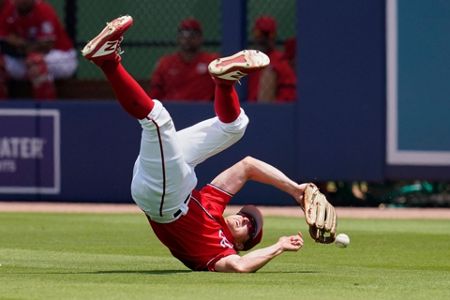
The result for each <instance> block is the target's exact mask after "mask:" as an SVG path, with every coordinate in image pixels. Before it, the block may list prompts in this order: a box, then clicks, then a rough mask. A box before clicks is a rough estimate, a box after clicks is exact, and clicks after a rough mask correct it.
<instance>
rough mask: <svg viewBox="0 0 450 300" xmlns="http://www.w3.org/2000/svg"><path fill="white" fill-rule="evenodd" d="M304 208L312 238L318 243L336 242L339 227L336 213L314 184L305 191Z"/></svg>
mask: <svg viewBox="0 0 450 300" xmlns="http://www.w3.org/2000/svg"><path fill="white" fill-rule="evenodd" d="M302 208H303V210H304V212H305V218H306V223H307V224H308V225H309V234H310V235H311V237H312V238H313V239H314V240H315V241H316V242H318V243H323V244H329V243H332V242H334V240H335V238H336V226H337V223H336V212H335V210H334V207H333V205H331V204H330V202H328V200H327V198H326V197H325V195H324V194H322V193H321V192H320V191H319V189H318V188H317V186H315V185H314V184H312V183H311V184H308V186H307V187H306V189H305V193H304V195H303V207H302ZM327 233H328V234H327Z"/></svg>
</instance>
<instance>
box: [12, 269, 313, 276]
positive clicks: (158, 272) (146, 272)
mask: <svg viewBox="0 0 450 300" xmlns="http://www.w3.org/2000/svg"><path fill="white" fill-rule="evenodd" d="M187 273H197V272H196V271H191V270H108V271H92V272H76V271H74V272H18V273H11V274H29V275H32V274H33V275H34V274H41V275H42V274H47V275H81V274H82V275H96V274H97V275H108V274H129V275H133V274H134V275H138V274H140V275H173V274H187ZM202 273H207V272H206V271H205V272H202ZM319 273H320V272H319V271H266V272H265V271H259V272H255V273H250V274H319Z"/></svg>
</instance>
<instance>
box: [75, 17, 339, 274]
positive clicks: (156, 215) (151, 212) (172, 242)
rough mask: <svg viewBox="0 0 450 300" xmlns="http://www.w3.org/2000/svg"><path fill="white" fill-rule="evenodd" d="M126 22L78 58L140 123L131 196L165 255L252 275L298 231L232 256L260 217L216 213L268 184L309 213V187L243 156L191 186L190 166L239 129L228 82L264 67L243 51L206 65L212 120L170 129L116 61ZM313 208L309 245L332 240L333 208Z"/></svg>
mask: <svg viewBox="0 0 450 300" xmlns="http://www.w3.org/2000/svg"><path fill="white" fill-rule="evenodd" d="M132 25H133V19H132V18H131V17H130V16H123V17H120V18H117V19H115V20H113V21H111V22H110V23H107V26H106V27H105V28H104V29H103V30H102V31H101V32H100V34H99V35H97V36H96V37H95V38H94V39H92V40H91V41H90V42H89V43H88V44H87V45H86V46H85V47H84V49H83V50H82V54H83V56H84V57H85V58H87V59H89V60H90V61H92V62H93V63H95V64H96V65H97V66H98V67H100V69H101V70H102V71H103V73H104V74H105V76H106V78H107V79H108V81H109V82H110V84H111V86H112V88H113V90H114V92H115V94H116V96H117V99H118V101H119V103H120V104H121V105H122V107H123V108H124V110H125V111H127V112H128V113H129V114H130V115H131V116H133V117H134V118H136V119H138V120H139V122H140V124H141V126H142V138H141V146H140V151H139V156H138V157H137V160H136V163H135V165H134V170H133V179H132V184H131V194H132V197H133V199H134V201H135V202H136V204H137V205H138V206H139V207H140V208H141V209H142V211H143V212H144V213H145V215H146V216H147V218H148V220H149V223H150V225H151V227H152V228H153V231H154V232H155V234H156V236H157V237H158V238H159V239H160V241H161V242H162V243H163V244H164V245H166V246H167V247H168V248H169V249H170V251H171V253H172V254H173V256H175V257H176V258H178V259H179V260H180V261H181V262H183V263H184V264H185V265H186V266H187V267H189V268H190V269H192V270H198V271H203V270H205V271H206V270H210V271H219V272H254V271H256V270H258V269H260V268H261V267H263V266H264V265H265V264H266V263H267V262H269V261H270V260H272V259H273V258H274V257H276V256H278V255H279V254H281V253H283V252H284V251H298V250H299V249H300V248H301V247H302V246H303V239H302V236H301V233H298V234H294V235H291V236H283V237H280V238H279V240H278V241H277V242H276V243H275V244H273V245H271V246H269V247H266V248H262V249H258V250H254V251H251V252H248V253H246V254H245V255H243V256H240V255H239V254H238V251H241V250H249V249H251V248H252V247H253V246H255V245H256V244H257V243H259V242H260V241H261V238H262V225H263V220H262V215H261V213H260V212H259V210H258V209H257V208H256V207H254V206H251V205H246V206H244V207H243V208H242V209H241V211H240V212H239V213H238V214H236V215H230V216H227V217H224V216H223V212H224V210H225V207H226V205H227V204H228V203H229V202H230V200H231V198H232V197H233V195H234V194H236V193H237V192H238V191H239V190H240V189H241V188H242V187H243V185H244V184H245V183H246V182H247V181H248V180H254V181H257V182H261V183H265V184H269V185H272V186H274V187H276V188H278V189H280V190H282V191H284V192H286V193H288V194H290V195H292V197H294V199H295V200H296V201H297V202H298V203H299V204H300V205H302V207H303V208H304V209H306V211H313V209H312V208H309V209H308V206H307V207H305V203H304V201H305V199H304V198H305V197H304V196H306V194H305V190H307V189H308V187H309V188H310V187H311V186H312V185H311V184H306V183H305V184H297V183H295V182H294V181H292V180H290V179H289V178H288V177H286V176H285V175H284V174H283V173H282V172H280V171H279V170H277V169H276V168H274V167H272V166H270V165H268V164H267V163H264V162H262V161H260V160H257V159H255V158H252V157H246V158H244V159H243V160H241V161H239V162H238V163H236V164H235V165H233V166H232V167H230V168H229V169H227V170H225V171H223V172H222V173H221V174H219V175H218V176H217V177H216V178H215V179H214V180H213V181H212V182H211V183H210V184H208V185H206V186H205V187H203V188H201V189H197V188H196V185H197V177H196V175H195V171H194V168H195V166H196V165H198V164H199V163H201V162H203V161H204V160H206V159H207V158H209V157H211V156H213V155H215V154H217V153H219V152H221V151H222V150H224V149H226V148H228V147H229V146H231V145H232V144H234V143H235V142H237V141H238V140H239V139H240V138H241V137H242V136H243V134H244V131H245V129H246V127H247V124H248V117H247V116H246V114H245V112H244V110H243V109H241V107H240V104H239V99H238V96H237V93H236V91H235V89H234V83H235V82H236V81H237V80H238V79H240V78H241V77H243V76H245V75H247V74H248V73H250V72H252V71H254V70H258V69H260V68H263V67H265V66H267V65H268V64H269V59H268V57H267V56H266V55H265V54H264V53H262V52H259V51H255V50H244V51H241V52H239V53H237V54H235V55H233V56H229V57H225V58H220V59H217V60H214V61H213V62H211V64H210V65H209V72H210V74H211V75H212V77H213V79H214V81H215V83H216V88H215V100H214V109H215V113H216V117H214V118H211V119H208V120H205V121H203V122H200V123H198V124H196V125H194V126H191V127H188V128H186V129H183V130H179V131H177V130H176V129H175V126H174V123H173V120H172V118H171V117H170V115H169V113H168V112H167V110H166V109H165V108H164V106H163V105H162V104H161V102H159V101H158V100H155V99H151V98H150V97H149V96H148V95H147V94H146V92H145V91H144V90H143V89H142V88H141V87H140V86H139V85H138V83H137V82H136V81H135V80H134V79H133V78H132V77H131V75H130V74H129V73H128V72H127V71H126V70H125V69H124V67H123V66H122V64H121V57H120V55H119V53H120V48H119V46H120V43H121V41H122V39H123V34H124V33H125V31H126V30H127V29H129V28H130V27H131V26H132ZM317 199H319V198H317ZM316 202H317V201H316ZM311 203H313V201H311ZM318 205H322V207H323V208H324V209H326V210H327V213H326V216H325V213H322V215H321V218H322V219H321V221H318V222H316V220H315V218H314V220H313V221H311V222H312V223H311V224H310V226H311V228H313V229H314V230H316V231H315V232H316V233H317V237H318V238H317V239H316V240H318V241H321V242H324V241H325V240H324V239H323V237H324V233H325V232H331V233H332V237H331V239H334V232H335V221H336V216H335V214H334V208H333V207H332V206H331V205H330V204H329V203H328V202H327V201H326V200H325V202H323V201H322V202H321V203H319V204H318ZM316 209H317V207H314V216H315V211H316ZM318 211H320V210H318ZM319 215H320V214H319ZM308 216H311V214H308ZM314 216H313V217H314ZM325 217H326V218H325ZM314 222H316V223H314ZM310 231H311V230H310ZM319 233H320V234H319ZM319 237H320V238H319ZM327 242H329V240H328V241H327Z"/></svg>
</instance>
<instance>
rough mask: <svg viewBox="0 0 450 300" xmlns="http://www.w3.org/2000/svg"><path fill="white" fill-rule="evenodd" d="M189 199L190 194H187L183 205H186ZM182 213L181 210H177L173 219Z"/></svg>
mask: <svg viewBox="0 0 450 300" xmlns="http://www.w3.org/2000/svg"><path fill="white" fill-rule="evenodd" d="M189 198H191V194H189V195H188V196H187V198H186V200H184V204H186V203H187V202H188V201H189ZM182 212H183V211H182V210H181V208H180V209H179V210H177V211H176V212H175V213H174V214H173V217H174V218H176V217H178V216H179V215H180V214H181V213H182Z"/></svg>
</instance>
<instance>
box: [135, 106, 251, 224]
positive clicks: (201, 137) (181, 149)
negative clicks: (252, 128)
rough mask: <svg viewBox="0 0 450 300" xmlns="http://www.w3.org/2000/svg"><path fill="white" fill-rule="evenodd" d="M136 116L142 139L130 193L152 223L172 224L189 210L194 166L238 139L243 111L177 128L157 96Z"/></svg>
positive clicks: (244, 120) (243, 121)
mask: <svg viewBox="0 0 450 300" xmlns="http://www.w3.org/2000/svg"><path fill="white" fill-rule="evenodd" d="M153 101H154V102H155V106H154V108H153V110H152V111H151V112H150V114H149V115H148V117H147V118H146V119H143V120H140V121H139V122H140V123H141V126H142V129H143V130H142V137H141V146H140V151H139V156H138V158H137V159H136V162H135V165H134V170H133V180H132V183H131V194H132V197H133V199H134V201H135V202H136V204H137V205H138V206H139V207H140V208H141V209H142V210H143V211H144V212H145V213H146V214H147V215H148V216H149V217H150V218H151V219H152V220H153V221H155V222H159V223H170V222H173V221H175V220H176V219H178V218H179V217H180V216H182V215H184V214H186V213H187V211H188V203H189V195H190V193H191V191H192V190H193V189H194V188H195V186H196V185H197V176H196V174H195V172H194V168H195V166H196V165H198V164H200V163H201V162H203V161H205V160H206V159H207V158H209V157H211V156H213V155H215V154H217V153H219V152H221V151H223V150H225V149H226V148H228V147H230V146H231V145H233V144H234V143H236V142H237V141H238V140H239V139H240V138H241V137H242V136H243V135H244V132H245V129H246V128H247V125H248V123H249V120H248V117H247V115H246V114H245V112H244V110H243V109H241V113H240V115H239V117H238V118H237V119H236V120H235V121H233V122H232V123H223V122H221V121H220V120H219V119H218V118H217V117H214V118H211V119H208V120H205V121H203V122H200V123H198V124H195V125H193V126H191V127H188V128H185V129H183V130H180V131H176V129H175V126H174V123H173V121H172V118H171V116H170V114H169V113H168V111H167V110H166V109H165V108H164V106H163V105H162V104H161V102H159V101H158V100H153Z"/></svg>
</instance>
